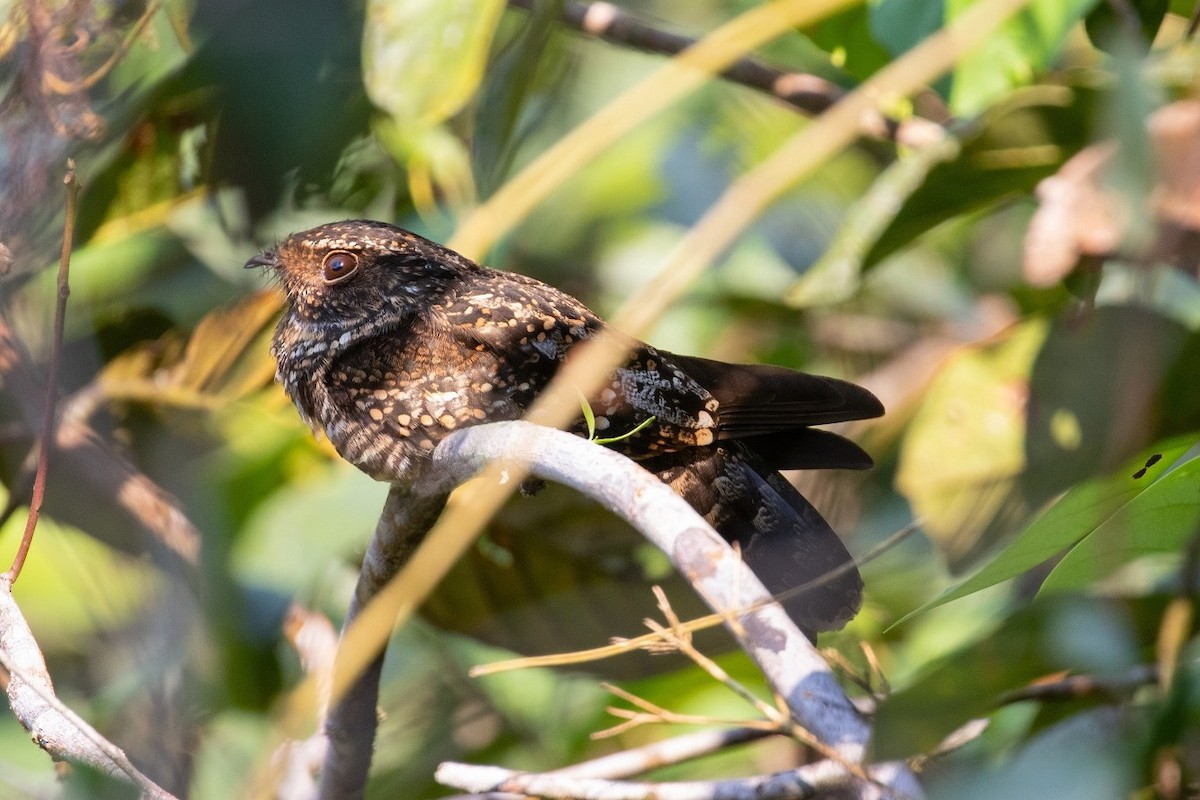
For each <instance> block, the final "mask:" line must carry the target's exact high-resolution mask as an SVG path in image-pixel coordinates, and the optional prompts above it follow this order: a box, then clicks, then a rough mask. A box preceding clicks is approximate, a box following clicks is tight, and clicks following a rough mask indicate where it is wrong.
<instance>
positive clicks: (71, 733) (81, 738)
mask: <svg viewBox="0 0 1200 800" xmlns="http://www.w3.org/2000/svg"><path fill="white" fill-rule="evenodd" d="M0 665H2V666H3V667H4V669H5V670H6V671H7V672H8V674H9V680H8V686H7V687H6V691H7V693H8V702H9V705H10V707H11V708H12V711H13V715H14V716H15V717H16V718H17V720H18V721H19V722H20V723H21V725H22V726H24V727H25V729H26V730H27V731H29V733H30V735H31V736H32V737H33V740H34V742H36V743H37V745H38V746H39V747H41V748H42V749H43V750H45V751H46V752H47V753H48V754H49V755H50V756H51V757H52V758H54V759H55V760H66V761H70V762H74V763H77V764H86V765H88V766H90V767H92V768H94V769H97V770H99V771H101V772H103V773H105V774H107V775H111V776H113V777H114V778H118V779H120V780H123V781H126V782H127V783H131V784H133V785H134V786H136V787H137V788H138V790H139V791H140V792H141V796H142V797H143V798H151V800H174V795H172V794H170V793H169V792H167V791H166V790H165V789H163V788H162V787H161V786H159V785H158V784H156V783H154V782H153V781H152V780H150V779H149V778H147V777H146V776H145V775H144V774H142V773H141V772H140V771H139V770H138V769H137V768H136V767H135V766H134V765H133V764H132V763H131V762H130V761H129V758H128V757H127V756H126V755H125V753H124V752H123V751H122V750H121V748H119V747H117V746H116V745H115V744H113V743H112V742H110V741H108V740H107V739H105V738H104V737H103V736H102V735H101V734H100V733H99V732H98V731H97V730H96V729H95V728H93V727H92V726H91V725H89V724H88V723H87V722H85V721H84V720H83V719H82V718H81V717H79V715H78V714H76V713H75V712H73V711H71V709H69V708H68V707H67V706H66V705H64V704H63V703H62V701H60V700H59V699H58V697H57V696H56V695H55V694H54V684H53V682H52V681H51V680H50V673H49V671H48V670H47V669H46V660H45V658H44V657H43V656H42V651H41V649H40V648H39V647H38V643H37V640H36V639H34V637H33V632H32V631H31V630H30V629H29V624H28V623H27V622H26V621H25V617H24V615H23V614H22V613H21V609H20V608H19V607H18V606H17V603H16V600H15V599H14V598H13V596H12V582H11V581H10V580H9V578H8V577H7V576H0Z"/></svg>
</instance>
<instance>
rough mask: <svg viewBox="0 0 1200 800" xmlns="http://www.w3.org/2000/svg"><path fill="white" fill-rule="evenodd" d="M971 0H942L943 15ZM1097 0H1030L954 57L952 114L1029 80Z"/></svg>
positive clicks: (974, 109)
mask: <svg viewBox="0 0 1200 800" xmlns="http://www.w3.org/2000/svg"><path fill="white" fill-rule="evenodd" d="M973 2H975V0H947V4H946V11H947V13H946V16H947V18H948V19H951V20H953V19H954V18H955V17H957V16H959V15H960V14H962V12H963V11H965V10H966V9H967V8H968V7H969V6H970V5H972V4H973ZM1096 2H1097V0H1033V2H1032V3H1030V4H1029V5H1028V6H1026V7H1025V8H1024V9H1022V10H1021V11H1019V12H1018V13H1017V14H1016V15H1015V16H1014V17H1012V18H1011V19H1009V20H1008V21H1007V22H1005V23H1004V24H1003V25H1002V26H1001V27H1000V29H999V30H998V31H997V32H996V33H994V34H993V35H991V36H989V37H988V38H987V39H985V40H984V42H983V43H982V44H981V45H980V46H979V47H977V48H976V49H975V50H973V51H972V52H971V53H970V54H968V55H967V56H966V58H964V59H962V60H961V61H959V62H958V66H957V67H956V68H955V70H954V76H953V80H954V84H953V89H952V90H951V92H950V107H951V109H952V110H953V111H954V113H955V114H957V115H959V116H964V117H968V116H972V115H975V114H978V113H979V112H981V111H983V110H984V109H985V108H987V107H988V106H990V105H992V104H993V103H994V102H995V101H996V100H997V99H998V98H1000V97H1003V96H1004V95H1006V94H1008V93H1009V92H1010V91H1012V90H1013V89H1015V88H1017V87H1019V86H1023V85H1026V84H1029V83H1031V82H1032V81H1033V79H1034V78H1035V77H1037V75H1038V73H1040V72H1041V71H1042V70H1044V69H1045V68H1046V67H1047V66H1049V65H1050V62H1051V61H1052V60H1053V58H1054V56H1055V55H1056V54H1057V53H1058V49H1059V47H1061V46H1062V43H1063V41H1064V40H1065V39H1066V38H1067V34H1068V33H1069V32H1070V31H1071V29H1072V28H1073V27H1075V25H1076V24H1078V23H1079V21H1080V20H1082V19H1083V18H1084V16H1085V15H1086V14H1087V13H1088V12H1089V11H1090V10H1091V9H1092V7H1093V6H1094V5H1095V4H1096Z"/></svg>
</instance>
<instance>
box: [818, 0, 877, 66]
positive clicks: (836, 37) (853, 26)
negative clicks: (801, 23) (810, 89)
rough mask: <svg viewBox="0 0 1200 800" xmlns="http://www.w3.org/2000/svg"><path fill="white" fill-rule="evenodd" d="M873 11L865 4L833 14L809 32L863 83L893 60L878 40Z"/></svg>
mask: <svg viewBox="0 0 1200 800" xmlns="http://www.w3.org/2000/svg"><path fill="white" fill-rule="evenodd" d="M871 21H872V20H871V12H870V10H869V9H868V8H867V6H866V5H865V4H861V5H858V4H856V5H854V6H851V7H850V8H847V9H845V10H843V11H840V12H838V13H836V14H831V15H829V16H828V17H826V18H825V19H823V20H821V21H820V22H819V23H817V24H816V25H814V26H812V27H811V28H809V29H807V30H806V31H805V33H806V34H807V35H808V37H809V38H810V39H811V40H812V41H813V42H814V43H815V44H816V45H817V46H818V47H820V48H822V49H824V50H825V51H827V52H828V53H829V54H830V60H831V61H832V62H833V63H834V64H835V65H836V66H838V67H841V68H842V69H844V70H846V72H847V73H849V74H850V75H852V76H854V77H855V78H857V79H859V80H866V79H867V78H869V77H871V75H873V74H875V72H876V71H878V70H879V69H881V68H882V67H883V66H885V65H886V64H888V62H890V61H891V56H890V54H889V53H888V51H887V49H886V48H885V47H883V46H882V45H881V44H880V42H879V41H878V40H877V39H876V38H875V35H874V31H873V30H872V27H873V26H872V25H871Z"/></svg>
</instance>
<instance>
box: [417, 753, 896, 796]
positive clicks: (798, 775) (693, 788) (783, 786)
mask: <svg viewBox="0 0 1200 800" xmlns="http://www.w3.org/2000/svg"><path fill="white" fill-rule="evenodd" d="M897 771H904V768H903V767H897V766H896V765H879V766H877V767H875V768H873V773H874V777H875V778H876V779H877V780H880V781H881V782H886V783H894V782H895V780H896V772H897ZM436 777H437V780H438V782H439V783H442V784H444V785H447V786H453V787H455V788H458V789H463V790H465V791H468V792H474V793H476V794H479V793H492V792H501V793H509V794H515V795H517V796H524V795H533V796H536V797H542V798H548V799H549V800H578V798H588V800H802V799H803V798H810V797H817V796H818V795H819V794H821V793H824V792H827V791H828V790H830V789H839V790H840V789H843V788H844V787H845V786H846V782H847V777H848V776H847V775H846V772H845V770H843V769H842V768H841V767H840V766H838V765H836V764H834V763H833V762H830V761H819V762H817V763H815V764H808V765H806V766H803V767H798V768H797V769H793V770H786V771H784V772H777V773H775V774H773V775H760V776H756V777H753V778H737V779H732V780H718V781H686V782H670V783H666V782H664V783H653V782H646V781H638V782H626V781H614V780H606V779H603V778H581V777H575V776H568V775H561V774H554V773H546V774H536V773H526V772H516V771H514V770H508V769H503V768H501V767H486V766H477V765H474V764H458V763H454V762H447V763H444V764H442V765H441V766H439V767H438V770H437V774H436ZM839 796H841V795H839Z"/></svg>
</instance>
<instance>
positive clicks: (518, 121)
mask: <svg viewBox="0 0 1200 800" xmlns="http://www.w3.org/2000/svg"><path fill="white" fill-rule="evenodd" d="M561 15H562V2H561V0H555V2H548V3H535V4H534V6H533V8H532V9H530V11H529V12H528V13H527V14H523V15H522V16H521V18H520V28H519V30H518V31H517V33H516V35H514V36H513V37H512V38H511V40H510V41H509V42H508V43H507V44H505V45H504V47H503V48H502V49H500V51H499V52H498V53H497V54H496V55H495V57H494V58H493V59H492V62H491V64H489V65H488V68H487V77H486V78H485V79H484V82H483V86H482V88H481V90H480V93H479V102H478V107H477V109H476V111H475V130H474V134H473V135H472V137H471V160H472V163H473V165H474V167H475V176H476V183H477V184H478V185H479V189H480V194H481V195H482V196H484V197H486V196H488V195H490V194H491V193H492V192H493V191H495V189H496V188H497V187H498V186H499V185H500V184H501V183H502V182H503V180H504V177H505V174H506V173H507V172H508V169H509V167H510V166H511V164H512V161H513V158H514V157H515V156H516V154H517V150H518V148H519V146H520V145H521V143H522V142H523V141H524V140H525V134H526V133H527V132H529V131H530V130H531V129H532V128H533V127H534V123H536V122H538V121H540V120H539V117H540V116H543V115H544V113H545V109H544V108H543V107H544V106H547V105H552V104H547V103H546V102H544V101H543V102H541V103H531V102H530V101H531V100H532V99H534V98H536V97H537V96H538V94H539V93H544V92H545V91H546V86H545V84H547V83H550V82H552V81H560V82H561V81H562V79H563V78H564V76H565V75H566V73H567V70H566V69H564V68H563V67H564V66H565V65H563V64H562V63H560V62H561V61H562V59H561V57H559V58H556V57H555V56H556V51H555V50H554V49H552V44H553V39H552V35H553V33H554V32H555V31H556V30H557V29H558V27H559V24H560V19H561ZM555 67H558V68H557V69H555ZM531 106H532V107H533V108H532V110H533V112H534V113H532V114H531V113H529V112H530V110H531ZM538 111H541V112H542V113H541V114H538V113H537V112H538Z"/></svg>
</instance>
